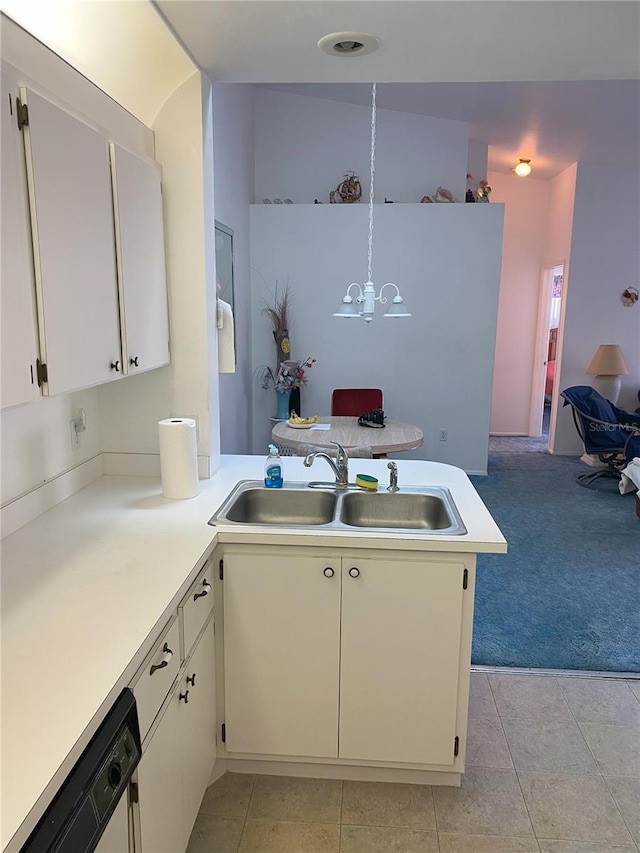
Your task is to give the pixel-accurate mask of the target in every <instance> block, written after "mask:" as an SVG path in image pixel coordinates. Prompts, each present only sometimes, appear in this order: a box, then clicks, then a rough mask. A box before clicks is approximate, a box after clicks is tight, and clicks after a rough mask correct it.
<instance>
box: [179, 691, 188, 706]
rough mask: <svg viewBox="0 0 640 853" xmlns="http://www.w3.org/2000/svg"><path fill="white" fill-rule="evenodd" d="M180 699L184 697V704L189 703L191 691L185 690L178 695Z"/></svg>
mask: <svg viewBox="0 0 640 853" xmlns="http://www.w3.org/2000/svg"><path fill="white" fill-rule="evenodd" d="M178 699H180V701H182V700H183V699H184V704H185V705H188V704H189V691H188V690H185V691H184V693H181V694H180V695H179V696H178Z"/></svg>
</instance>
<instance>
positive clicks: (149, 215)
mask: <svg viewBox="0 0 640 853" xmlns="http://www.w3.org/2000/svg"><path fill="white" fill-rule="evenodd" d="M110 149H111V168H112V176H113V205H114V220H115V237H116V250H117V265H118V285H119V294H120V323H121V329H122V359H123V365H124V372H125V373H139V372H140V371H143V370H150V369H151V368H154V367H161V366H162V365H165V364H169V317H168V309H167V284H166V272H165V257H164V229H163V217H162V175H161V170H160V166H159V165H158V164H157V163H154V162H153V161H150V160H143V159H142V158H141V157H137V156H136V155H134V154H131V153H130V152H129V151H126V150H125V149H124V148H121V147H120V146H119V145H116V144H115V143H113V142H112V143H111V146H110Z"/></svg>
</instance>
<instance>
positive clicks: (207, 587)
mask: <svg viewBox="0 0 640 853" xmlns="http://www.w3.org/2000/svg"><path fill="white" fill-rule="evenodd" d="M210 589H211V584H210V583H209V581H208V580H204V581H202V592H194V594H193V600H194V601H197V600H198V599H199V598H202V597H203V596H205V595H209V590H210Z"/></svg>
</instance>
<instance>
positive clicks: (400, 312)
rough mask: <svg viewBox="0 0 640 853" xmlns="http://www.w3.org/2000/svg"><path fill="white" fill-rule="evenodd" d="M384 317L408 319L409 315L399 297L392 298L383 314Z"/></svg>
mask: <svg viewBox="0 0 640 853" xmlns="http://www.w3.org/2000/svg"><path fill="white" fill-rule="evenodd" d="M383 316H385V317H410V316H411V313H410V312H409V311H407V306H406V305H405V304H404V302H403V301H402V297H401V296H394V297H393V301H392V303H391V305H389V307H388V308H387V310H386V311H385V312H384V315H383Z"/></svg>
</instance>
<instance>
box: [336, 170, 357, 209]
mask: <svg viewBox="0 0 640 853" xmlns="http://www.w3.org/2000/svg"><path fill="white" fill-rule="evenodd" d="M361 195H362V186H361V185H360V178H359V177H358V176H357V175H356V174H354V173H353V172H347V174H346V175H345V176H344V178H343V179H342V181H340V183H339V184H338V186H337V187H336V188H335V190H331V192H330V193H329V201H330V202H331V204H337V203H338V200H340V201H341V202H342V203H343V204H351V203H352V202H354V201H360V197H361Z"/></svg>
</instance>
